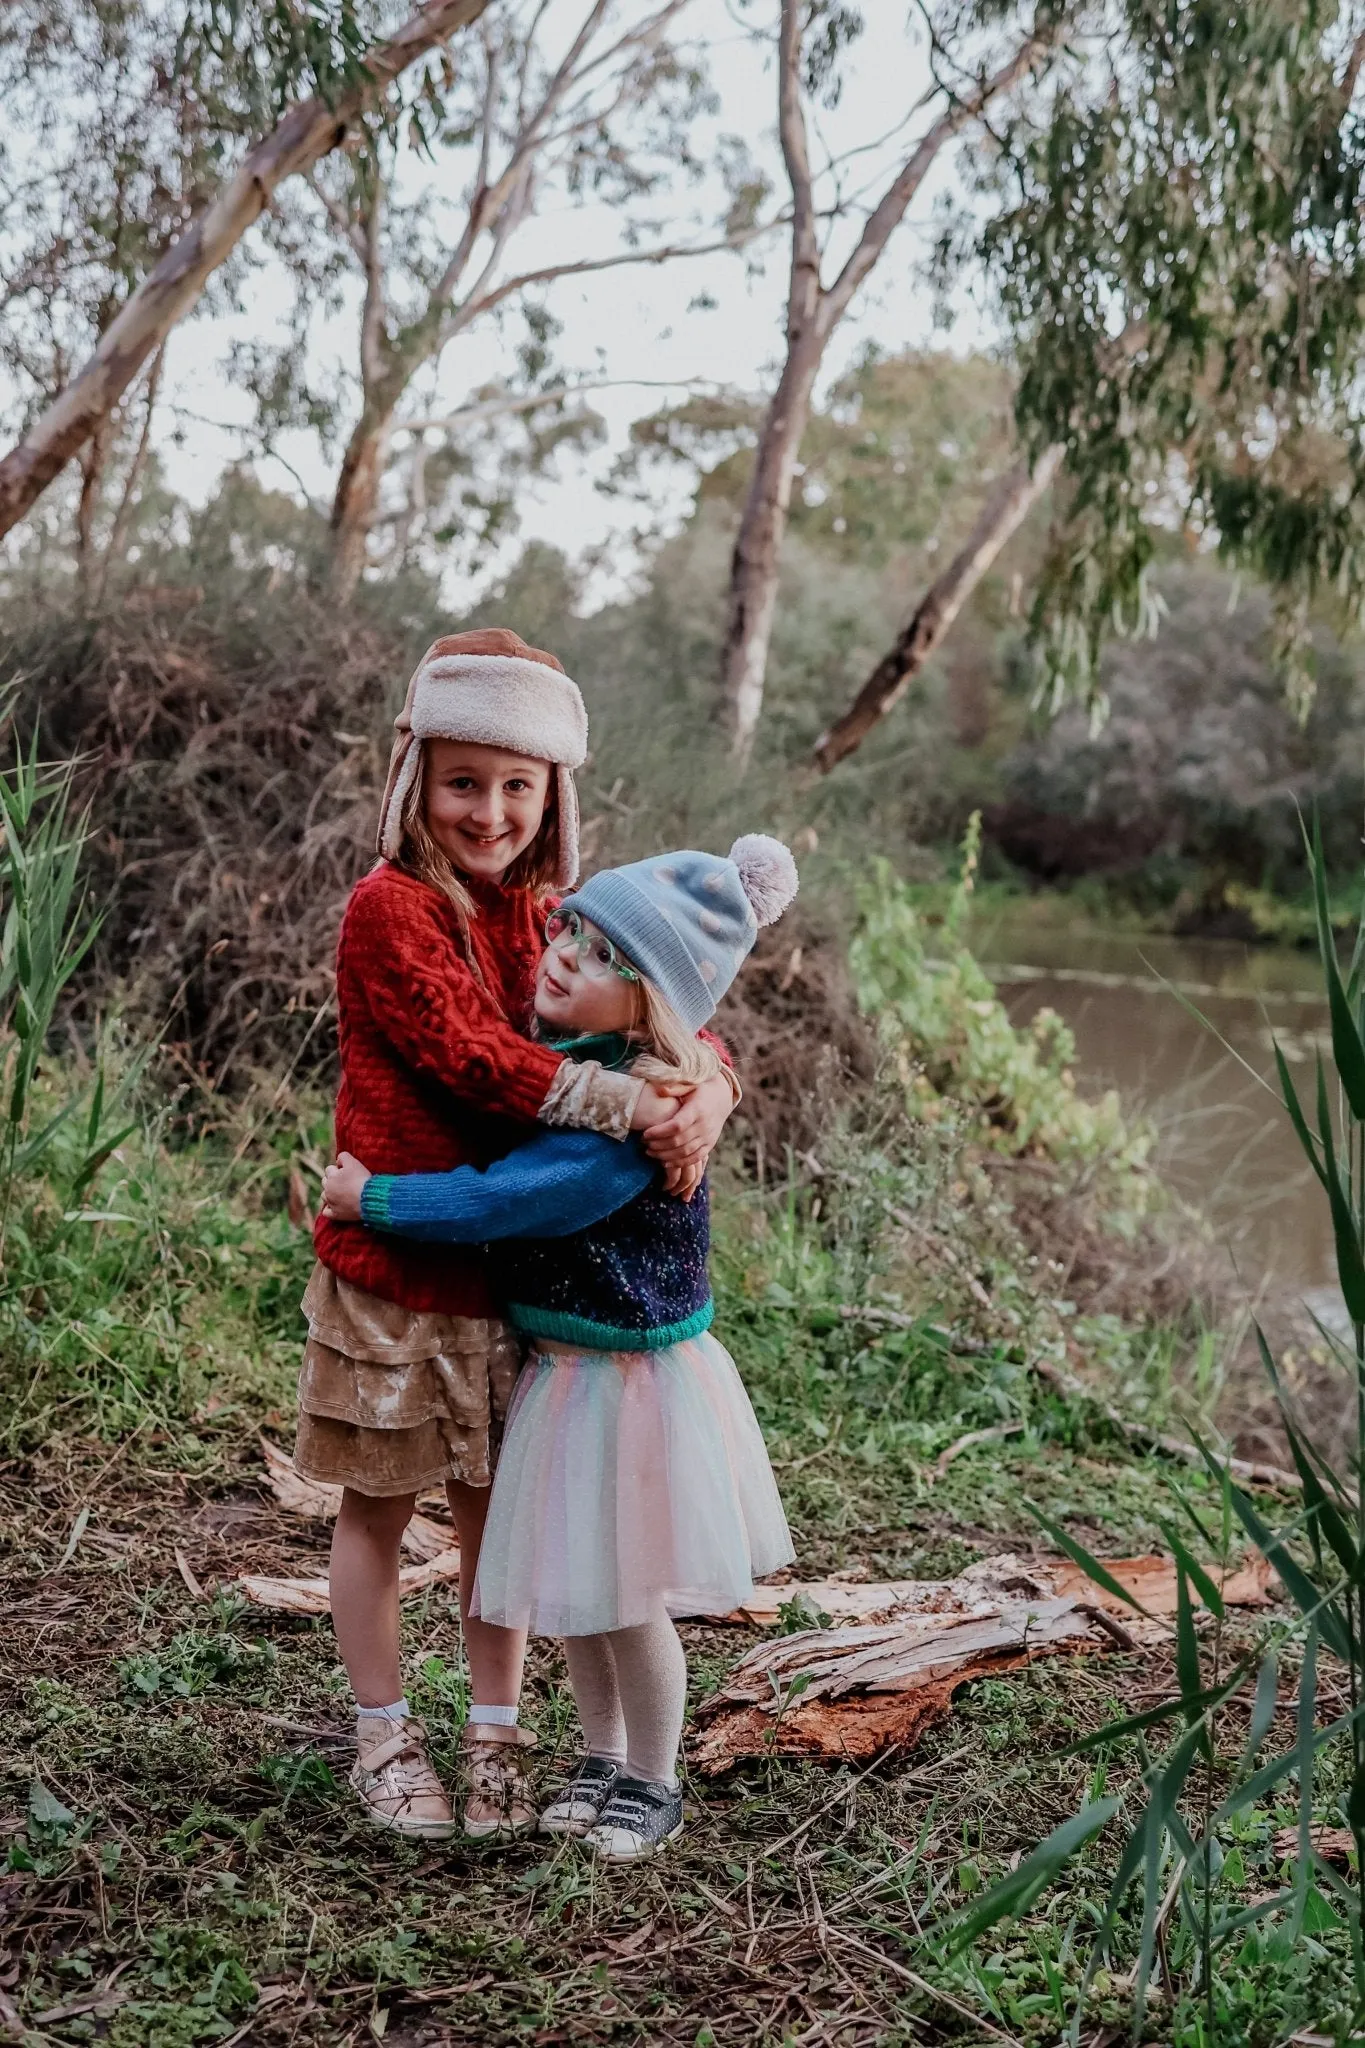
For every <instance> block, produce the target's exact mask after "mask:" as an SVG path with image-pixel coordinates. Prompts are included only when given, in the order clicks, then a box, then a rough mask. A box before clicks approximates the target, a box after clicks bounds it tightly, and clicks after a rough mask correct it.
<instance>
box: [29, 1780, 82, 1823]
mask: <svg viewBox="0 0 1365 2048" xmlns="http://www.w3.org/2000/svg"><path fill="white" fill-rule="evenodd" d="M28 1813H29V1819H30V1820H32V1821H36V1822H37V1824H38V1826H39V1827H40V1828H69V1827H70V1826H71V1825H72V1824H73V1822H74V1821H75V1818H76V1816H75V1814H74V1813H73V1812H72V1811H71V1809H70V1807H69V1806H63V1805H62V1802H61V1800H60V1799H58V1798H56V1797H54V1795H53V1794H52V1793H51V1792H49V1791H48V1789H47V1786H46V1785H45V1784H44V1783H43V1781H42V1779H41V1778H35V1779H34V1780H33V1782H32V1784H31V1785H30V1786H29V1788H28Z"/></svg>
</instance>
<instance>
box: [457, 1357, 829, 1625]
mask: <svg viewBox="0 0 1365 2048" xmlns="http://www.w3.org/2000/svg"><path fill="white" fill-rule="evenodd" d="M793 1555H794V1553H793V1550H792V1542H791V1536H790V1533H789V1532H788V1529H787V1518H786V1516H785V1515H784V1513H783V1512H782V1502H781V1500H780V1498H779V1497H778V1491H777V1482H776V1481H775V1480H774V1478H773V1473H772V1467H771V1465H770V1464H769V1462H768V1453H767V1449H766V1447H765V1445H764V1442H763V1435H762V1432H761V1430H760V1429H759V1426H758V1422H757V1419H756V1417H755V1415H754V1411H753V1409H752V1407H751V1406H750V1403H749V1397H748V1395H747V1394H746V1393H745V1391H744V1387H743V1384H742V1382H741V1380H740V1377H739V1374H738V1373H737V1372H736V1370H735V1366H734V1361H733V1359H732V1358H731V1357H730V1354H729V1352H728V1351H727V1350H726V1349H725V1347H724V1345H723V1344H719V1343H717V1341H716V1339H715V1338H714V1337H712V1336H710V1335H709V1334H708V1335H703V1336H700V1337H694V1338H692V1339H690V1340H689V1341H688V1342H687V1343H685V1344H675V1345H673V1346H671V1347H670V1348H669V1349H668V1350H666V1351H588V1352H580V1353H576V1354H575V1355H573V1356H572V1357H569V1356H555V1355H552V1354H547V1353H545V1352H532V1354H531V1356H530V1358H529V1359H528V1360H527V1363H526V1365H525V1366H524V1367H523V1368H522V1373H521V1377H520V1379H519V1380H518V1381H517V1386H516V1391H515V1393H514V1394H513V1396H512V1405H511V1409H510V1411H509V1413H508V1418H507V1431H506V1435H505V1436H504V1438H503V1444H502V1452H501V1455H500V1457H499V1459H498V1468H497V1472H496V1474H495V1476H494V1480H493V1493H492V1498H491V1500H490V1502H489V1507H488V1519H487V1523H486V1526H485V1529H484V1538H483V1545H482V1548H481V1551H480V1556H479V1572H478V1578H477V1580H476V1582H475V1588H474V1612H475V1613H476V1614H479V1615H481V1616H482V1618H483V1619H484V1620H485V1621H490V1622H496V1623H498V1624H500V1625H501V1626H502V1627H504V1628H529V1629H530V1630H531V1631H532V1633H533V1634H535V1635H547V1636H580V1635H599V1634H601V1633H602V1632H604V1631H605V1630H610V1629H618V1628H634V1627H637V1626H638V1625H639V1624H640V1623H641V1622H645V1621H649V1620H652V1619H653V1618H654V1616H655V1615H657V1613H658V1611H659V1604H660V1601H662V1603H663V1605H664V1607H665V1608H666V1610H667V1611H668V1613H670V1614H674V1615H685V1614H728V1613H730V1611H731V1610H732V1609H733V1608H736V1607H738V1606H740V1605H742V1604H743V1602H744V1601H746V1600H748V1599H751V1598H752V1596H753V1583H754V1579H755V1578H756V1577H757V1578H761V1577H762V1576H763V1574H764V1573H766V1572H771V1571H776V1570H777V1569H778V1567H779V1566H781V1565H785V1564H790V1563H791V1560H792V1557H793Z"/></svg>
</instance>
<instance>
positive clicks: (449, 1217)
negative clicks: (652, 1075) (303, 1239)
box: [360, 1130, 656, 1244]
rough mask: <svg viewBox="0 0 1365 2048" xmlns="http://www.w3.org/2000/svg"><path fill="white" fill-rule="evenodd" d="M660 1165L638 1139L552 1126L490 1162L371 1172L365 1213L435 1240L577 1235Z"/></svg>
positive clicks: (639, 1188) (379, 1226)
mask: <svg viewBox="0 0 1365 2048" xmlns="http://www.w3.org/2000/svg"><path fill="white" fill-rule="evenodd" d="M655 1171H656V1168H655V1166H654V1164H653V1162H652V1161H651V1160H650V1159H649V1158H648V1157H647V1156H646V1154H645V1152H644V1150H643V1149H642V1147H641V1145H640V1142H639V1140H638V1139H636V1138H630V1139H628V1140H627V1141H626V1143H625V1144H624V1145H623V1144H621V1143H619V1142H618V1140H616V1139H614V1138H604V1137H601V1136H599V1134H598V1133H597V1132H596V1131H571V1130H553V1131H545V1132H543V1133H542V1134H541V1135H540V1136H539V1137H536V1138H532V1139H531V1140H530V1142H529V1143H528V1144H525V1145H519V1146H518V1147H517V1148H516V1150H515V1151H514V1152H509V1153H508V1154H507V1157H506V1158H505V1159H497V1160H495V1161H494V1162H493V1164H492V1165H491V1166H487V1167H483V1168H479V1167H476V1166H457V1167H456V1168H455V1170H454V1171H453V1172H452V1173H402V1174H390V1173H375V1174H371V1176H370V1178H369V1179H368V1180H367V1181H366V1183H365V1187H364V1190H363V1192H362V1194H361V1197H360V1215H361V1221H362V1222H364V1223H368V1224H370V1225H371V1226H372V1227H373V1228H374V1229H376V1230H388V1231H392V1232H393V1233H394V1234H395V1235H396V1236H399V1237H415V1238H422V1239H425V1240H427V1241H428V1242H431V1243H435V1244H486V1243H489V1242H491V1241H492V1240H493V1239H495V1238H504V1237H571V1236H572V1235H573V1233H574V1232H575V1231H576V1230H586V1229H587V1228H588V1226H589V1225H590V1224H593V1223H600V1222H601V1221H602V1219H603V1217H604V1216H610V1215H612V1214H613V1213H614V1212H615V1211H616V1210H617V1209H620V1208H623V1207H624V1206H625V1204H626V1203H627V1202H629V1201H631V1200H632V1199H633V1198H634V1197H635V1196H636V1195H638V1194H640V1193H642V1192H643V1190H644V1189H645V1188H647V1187H648V1186H649V1184H650V1182H651V1181H652V1180H653V1178H654V1174H655Z"/></svg>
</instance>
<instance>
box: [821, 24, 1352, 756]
mask: <svg viewBox="0 0 1365 2048" xmlns="http://www.w3.org/2000/svg"><path fill="white" fill-rule="evenodd" d="M1362 63H1365V5H1362V4H1361V0H1107V4H1098V5H1095V6H1092V7H1088V8H1087V9H1086V10H1085V11H1084V13H1081V14H1078V15H1077V17H1076V19H1075V21H1074V22H1073V24H1072V28H1071V32H1070V34H1069V36H1068V42H1067V47H1066V50H1065V53H1064V57H1063V58H1059V60H1058V62H1057V63H1056V64H1055V65H1054V67H1053V70H1052V73H1051V77H1050V82H1049V91H1048V93H1047V95H1046V96H1045V97H1040V98H1039V99H1038V100H1037V101H1035V102H1034V103H1028V102H1021V103H1020V104H1018V105H1017V106H1016V107H1015V109H1014V110H1013V115H1012V118H1011V119H1010V120H1009V121H1008V122H1005V123H1003V124H1001V126H1000V129H999V132H998V136H997V147H996V149H995V151H994V153H993V155H992V158H991V160H990V161H989V163H987V164H985V165H984V166H983V177H982V181H981V191H980V193H979V195H978V198H979V200H980V202H981V204H980V210H979V212H978V215H977V217H976V218H975V219H973V220H968V221H965V222H964V223H963V226H962V230H961V232H960V233H959V234H958V235H957V236H955V237H949V238H946V239H945V244H944V249H945V254H947V255H948V256H949V258H950V260H951V261H952V262H954V263H960V262H962V261H964V260H965V261H969V262H970V261H975V262H978V263H979V264H980V265H981V266H982V271H983V274H984V276H985V278H986V280H987V281H988V283H989V286H990V288H991V289H992V291H993V294H994V298H995V303H996V305H997V307H998V308H999V311H1000V313H1001V315H1002V317H1003V320H1004V321H1005V323H1006V325H1007V328H1008V330H1009V332H1010V333H1011V335H1012V337H1013V341H1014V347H1015V351H1016V355H1017V362H1018V371H1019V382H1018V396H1017V404H1016V415H1017V423H1018V428H1019V432H1020V437H1021V441H1022V445H1023V458H1022V461H1021V463H1020V465H1019V466H1018V468H1017V469H1015V470H1014V471H1013V472H1012V473H1011V475H1010V477H1009V478H1008V479H1007V480H1006V481H1005V482H1004V483H1003V484H1002V486H1001V491H1000V496H999V503H998V504H997V506H996V507H995V508H993V516H991V517H988V516H987V515H986V514H983V521H982V526H981V530H980V531H979V532H978V533H977V534H976V535H975V537H974V538H975V552H974V553H973V552H972V551H971V550H964V553H963V556H962V557H961V558H960V559H959V560H958V561H956V562H955V563H954V564H953V565H952V568H951V569H950V570H949V571H947V572H945V578H944V579H941V581H942V583H943V586H944V587H943V588H942V589H941V590H940V589H939V587H938V586H933V587H931V588H930V590H929V591H927V592H926V594H925V597H924V599H923V601H922V602H921V604H920V606H919V607H918V608H917V610H916V613H915V615H914V617H912V619H911V621H910V624H909V625H908V626H907V628H906V629H905V631H904V632H903V633H902V634H901V635H900V637H899V638H898V640H897V642H896V644H895V646H894V647H893V648H892V649H891V650H890V651H889V652H888V654H887V655H886V656H885V657H884V659H883V660H882V662H881V663H880V664H879V665H878V668H877V669H876V670H875V671H874V672H873V674H872V675H871V676H870V677H869V678H868V680H867V683H866V684H865V685H864V687H863V689H862V691H861V692H860V693H859V696H858V698H857V699H856V700H855V702H854V704H853V705H852V706H851V707H850V708H849V710H848V711H847V712H846V713H845V715H844V717H843V718H842V719H840V720H839V721H838V722H837V723H836V724H835V725H834V726H833V727H832V728H831V730H830V731H829V732H828V733H826V734H825V735H824V736H823V738H822V739H821V741H820V743H819V747H818V749H817V759H818V760H819V762H820V764H821V765H822V766H824V767H827V768H828V767H832V766H833V765H834V763H835V762H836V761H837V760H839V759H840V758H842V757H843V756H844V755H845V754H847V753H848V752H850V751H851V749H852V747H854V746H856V745H857V744H858V742H859V740H860V739H861V738H862V737H863V736H864V735H865V733H866V732H867V731H868V730H870V729H871V727H872V726H873V725H874V724H875V723H876V722H877V719H878V718H879V717H881V716H884V715H885V713H886V711H888V710H889V709H890V708H891V707H892V705H894V704H895V703H896V702H897V701H898V700H899V698H900V697H901V696H902V695H903V694H904V692H905V689H906V687H907V686H908V684H909V683H910V682H911V681H912V680H913V677H914V676H915V675H916V674H917V673H918V672H919V670H920V669H921V668H922V666H923V663H924V661H925V659H927V656H928V654H929V652H931V651H932V648H933V646H935V645H936V644H937V643H938V640H939V639H941V637H942V633H943V631H946V630H947V625H948V624H950V623H951V615H952V606H953V604H954V603H960V602H961V599H962V596H963V595H964V594H965V592H966V590H968V589H969V588H970V587H971V584H972V582H973V581H974V579H975V577H976V576H977V575H978V574H979V573H980V566H981V565H982V564H984V563H986V562H988V561H989V559H990V558H991V555H992V551H993V550H994V551H995V552H998V545H997V543H1001V542H1002V540H1003V533H1002V528H1003V525H1004V523H1005V522H1006V521H1007V519H1008V516H1009V513H1010V508H1011V505H1017V504H1018V503H1019V502H1020V499H1021V498H1022V497H1024V496H1027V495H1028V494H1029V493H1030V492H1032V493H1034V494H1035V495H1036V493H1037V490H1038V489H1039V488H1040V487H1041V486H1042V485H1044V484H1045V483H1046V482H1047V481H1049V480H1050V479H1051V477H1052V476H1053V475H1054V474H1057V473H1058V472H1060V481H1059V484H1058V487H1057V490H1056V492H1055V493H1054V504H1055V508H1056V510H1055V517H1054V527H1053V537H1052V545H1051V547H1050V549H1049V551H1048V553H1047V556H1046V560H1045V563H1044V567H1043V572H1042V574H1041V576H1040V578H1039V582H1038V588H1037V594H1036V597H1035V600H1034V605H1033V611H1032V618H1031V629H1032V638H1033V642H1034V645H1035V648H1036V650H1037V654H1038V659H1039V676H1040V697H1041V699H1042V700H1043V701H1045V702H1047V703H1049V704H1051V705H1053V706H1056V705H1058V704H1060V703H1061V702H1062V701H1063V700H1064V699H1065V698H1066V697H1067V696H1068V695H1076V696H1079V697H1080V698H1081V699H1082V700H1084V701H1086V702H1088V703H1089V704H1090V706H1091V708H1092V710H1093V711H1094V712H1096V713H1097V714H1102V712H1103V708H1104V707H1103V692H1102V689H1101V685H1100V676H1099V656H1100V649H1101V645H1102V640H1103V637H1104V635H1105V633H1106V632H1109V631H1113V630H1118V631H1121V632H1133V631H1139V630H1150V629H1152V628H1154V626H1155V623H1156V616H1157V604H1156V600H1155V598H1154V596H1153V593H1152V591H1151V589H1150V588H1149V570H1150V566H1151V563H1152V559H1153V555H1154V551H1155V549H1156V547H1157V545H1158V540H1159V534H1160V530H1161V529H1163V528H1164V529H1165V530H1166V531H1167V532H1169V530H1170V529H1171V527H1172V526H1181V527H1183V528H1184V529H1185V531H1186V533H1187V535H1188V537H1189V540H1190V543H1191V545H1193V546H1196V547H1203V548H1216V549H1217V550H1218V551H1219V552H1220V553H1221V554H1222V556H1223V557H1224V558H1225V559H1226V560H1227V561H1228V562H1230V563H1231V564H1233V565H1236V566H1237V567H1239V568H1243V569H1246V570H1248V571H1250V572H1252V573H1254V574H1255V575H1257V576H1259V577H1261V578H1263V579H1264V580H1265V581H1266V582H1267V583H1268V584H1269V586H1270V587H1271V589H1272V591H1273V592H1274V594H1275V599H1276V612H1277V625H1276V630H1275V641H1276V651H1277V654H1278V658H1279V660H1280V663H1281V666H1282V669H1283V673H1284V676H1285V681H1286V685H1287V687H1288V690H1289V693H1290V696H1291V698H1292V699H1293V701H1295V702H1296V703H1297V704H1299V705H1300V706H1303V705H1306V703H1307V701H1308V699H1309V697H1310V695H1311V691H1312V683H1313V677H1312V657H1311V644H1310V637H1309V622H1310V615H1311V611H1312V608H1313V607H1314V606H1317V605H1323V604H1327V605H1331V606H1334V607H1335V608H1336V609H1337V610H1338V611H1339V612H1340V613H1341V614H1343V615H1344V617H1345V619H1346V620H1347V621H1348V622H1355V623H1359V622H1360V621H1361V619H1362V615H1365V384H1362V378H1361V370H1362V350H1363V347H1365V291H1363V290H1362V286H1363V285H1365V262H1363V261H1362V257H1363V256H1365V249H1363V247H1362V242H1363V239H1365V120H1363V119H1362V105H1361V93H1360V90H1359V87H1360V74H1361V68H1362ZM1011 492H1012V493H1013V497H1012V498H1011V495H1010V494H1011ZM988 509H990V508H988ZM941 598H943V599H946V600H947V602H946V603H941V602H940V599H941Z"/></svg>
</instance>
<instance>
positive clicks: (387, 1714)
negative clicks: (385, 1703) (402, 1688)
mask: <svg viewBox="0 0 1365 2048" xmlns="http://www.w3.org/2000/svg"><path fill="white" fill-rule="evenodd" d="M410 1711H411V1709H410V1708H409V1706H408V1703H407V1701H406V1700H395V1701H394V1703H393V1705H392V1706H391V1707H362V1706H360V1705H359V1704H358V1703H357V1706H356V1710H355V1717H356V1719H357V1721H393V1722H398V1721H406V1720H407V1718H408V1714H409V1712H410Z"/></svg>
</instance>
